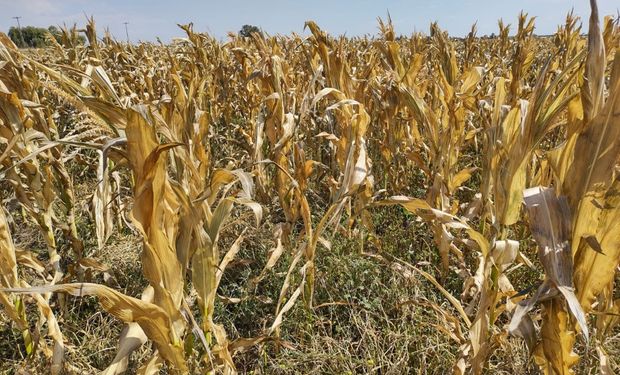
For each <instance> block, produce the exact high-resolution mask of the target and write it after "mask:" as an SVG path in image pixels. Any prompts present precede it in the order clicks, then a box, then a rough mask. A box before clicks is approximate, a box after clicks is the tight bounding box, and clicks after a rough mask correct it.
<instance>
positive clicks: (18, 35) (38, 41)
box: [9, 26, 86, 48]
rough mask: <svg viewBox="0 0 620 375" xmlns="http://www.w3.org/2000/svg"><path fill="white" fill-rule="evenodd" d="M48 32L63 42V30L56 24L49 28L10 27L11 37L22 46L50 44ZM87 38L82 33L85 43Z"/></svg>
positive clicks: (37, 46) (80, 38)
mask: <svg viewBox="0 0 620 375" xmlns="http://www.w3.org/2000/svg"><path fill="white" fill-rule="evenodd" d="M48 33H49V34H51V36H52V37H54V39H56V41H57V42H58V43H61V40H62V32H61V30H59V29H58V28H57V27H56V26H50V27H48V28H47V29H46V28H43V27H34V26H26V27H22V28H21V29H18V28H17V27H11V28H10V29H9V38H11V40H12V41H13V43H15V45H16V46H18V47H20V48H42V47H46V46H48V45H49V44H50V43H49V40H48ZM85 40H86V39H85V38H84V37H83V36H82V35H80V36H79V41H80V42H81V43H84V41H85Z"/></svg>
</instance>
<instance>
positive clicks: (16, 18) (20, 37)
mask: <svg viewBox="0 0 620 375" xmlns="http://www.w3.org/2000/svg"><path fill="white" fill-rule="evenodd" d="M20 18H22V17H21V16H15V17H13V19H14V20H15V21H17V31H19V39H21V41H22V47H26V42H25V41H24V35H23V34H22V26H21V25H20V24H19V19H20Z"/></svg>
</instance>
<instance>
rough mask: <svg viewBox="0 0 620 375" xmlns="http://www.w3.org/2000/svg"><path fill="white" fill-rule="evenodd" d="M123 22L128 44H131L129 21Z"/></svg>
mask: <svg viewBox="0 0 620 375" xmlns="http://www.w3.org/2000/svg"><path fill="white" fill-rule="evenodd" d="M123 24H124V25H125V35H126V36H127V44H129V31H127V24H129V22H123Z"/></svg>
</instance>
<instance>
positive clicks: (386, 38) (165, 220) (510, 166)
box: [0, 0, 620, 374]
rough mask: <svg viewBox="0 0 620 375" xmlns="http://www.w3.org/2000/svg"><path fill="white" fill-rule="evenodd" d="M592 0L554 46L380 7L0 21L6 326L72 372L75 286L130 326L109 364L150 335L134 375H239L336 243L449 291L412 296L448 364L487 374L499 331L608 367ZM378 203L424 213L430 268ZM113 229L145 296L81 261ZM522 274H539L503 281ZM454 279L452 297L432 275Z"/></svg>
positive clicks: (0, 251)
mask: <svg viewBox="0 0 620 375" xmlns="http://www.w3.org/2000/svg"><path fill="white" fill-rule="evenodd" d="M591 6H592V13H591V18H590V20H589V28H588V37H587V39H586V38H583V37H581V36H580V26H578V20H577V19H576V18H575V17H573V15H572V14H569V15H568V16H567V18H566V23H565V25H563V26H561V27H560V28H559V29H558V31H557V33H556V34H555V35H554V37H552V38H541V37H537V36H535V35H534V19H533V18H529V17H528V16H527V15H526V14H521V15H520V16H519V18H518V25H517V30H516V34H515V35H514V36H509V25H504V23H503V22H501V21H500V23H499V29H500V30H499V34H498V35H499V36H498V37H493V38H486V37H483V38H479V37H477V36H476V27H475V25H474V26H473V27H472V30H471V32H470V33H469V35H468V36H467V38H464V39H462V40H458V39H453V38H450V37H449V36H448V35H447V33H445V32H444V31H442V30H441V29H440V28H439V26H438V25H437V24H432V25H431V27H430V34H429V36H424V35H422V34H414V35H412V36H411V37H409V38H398V37H396V35H395V33H394V29H393V27H392V23H391V20H389V19H388V20H387V22H386V21H383V20H379V30H380V36H379V37H376V38H368V37H365V38H345V37H340V38H334V37H332V36H329V35H328V34H326V33H325V32H324V31H323V30H321V29H320V27H319V26H318V25H317V24H315V23H314V22H311V21H309V22H307V23H306V27H307V29H308V30H309V36H308V37H307V38H302V37H300V36H298V35H291V36H287V37H282V36H276V37H270V36H267V35H265V34H263V33H253V34H252V35H251V36H245V37H242V36H237V35H230V38H229V40H228V41H227V42H225V43H221V42H218V41H216V40H215V39H213V38H212V37H210V36H209V35H205V34H201V33H196V32H194V30H193V26H192V25H191V24H190V25H181V26H180V27H181V28H182V29H183V30H184V31H185V32H186V34H187V37H186V38H184V39H181V40H177V41H175V42H174V43H172V44H170V45H154V44H139V45H128V44H123V43H119V42H117V41H115V40H113V39H112V38H111V37H110V36H109V35H106V36H105V37H104V38H103V39H99V38H98V37H97V35H96V31H95V30H96V27H95V22H94V20H93V19H89V21H88V24H87V25H86V28H85V29H84V30H77V28H75V27H74V28H73V29H67V28H65V29H63V30H61V34H60V38H59V41H56V40H53V41H52V42H53V43H52V44H53V46H52V47H50V48H48V49H44V50H37V51H27V52H26V51H22V50H19V49H18V48H16V46H15V45H14V44H13V43H12V42H11V41H10V39H9V38H8V37H7V36H6V35H4V34H0V176H1V178H2V181H3V185H2V186H3V197H6V200H5V201H3V204H2V207H0V270H1V271H2V275H1V278H0V304H2V308H3V312H4V316H6V317H7V318H8V319H10V321H11V324H12V327H13V329H15V330H16V331H18V332H19V333H20V334H21V337H22V340H23V346H24V349H25V352H26V353H27V355H29V356H32V357H34V356H35V355H37V354H38V353H42V354H43V355H44V356H45V357H46V358H47V359H48V362H49V369H48V370H49V371H50V372H51V373H53V374H57V373H61V372H63V369H69V368H70V364H67V363H66V361H64V358H65V351H66V347H65V346H66V344H65V343H66V339H65V337H63V329H62V323H61V322H62V317H63V314H66V304H67V301H68V299H69V298H72V297H69V296H78V297H82V296H95V297H97V299H98V301H99V304H100V305H101V307H102V309H103V310H105V311H106V312H108V313H109V314H110V315H111V316H113V317H115V318H117V319H119V320H121V321H122V322H124V323H125V324H126V326H125V329H124V330H123V332H122V333H121V336H120V339H119V343H118V348H117V354H116V356H115V358H114V360H113V361H112V363H110V364H109V367H107V369H105V370H104V372H103V373H105V374H120V373H123V372H125V371H126V370H127V368H128V363H129V359H130V355H131V353H132V352H134V351H136V350H138V348H140V347H141V346H143V345H144V344H145V343H147V341H148V342H151V343H152V345H153V348H154V350H153V352H152V353H151V358H150V359H149V360H147V361H145V362H144V363H142V364H141V367H140V369H139V371H140V373H143V374H154V373H159V371H160V369H162V368H164V367H166V368H167V370H168V371H169V372H171V373H186V372H188V371H201V372H205V371H215V372H218V373H219V372H221V373H225V374H229V373H235V372H236V371H237V370H236V359H235V356H236V355H238V354H239V353H243V352H245V351H247V350H249V349H250V348H252V347H255V346H257V345H273V346H274V347H275V348H276V349H277V348H280V347H282V346H284V347H286V346H287V345H288V344H287V343H286V342H285V341H284V340H282V338H281V329H282V324H283V323H284V322H285V321H286V319H287V314H289V313H291V311H292V310H293V309H294V308H299V309H301V308H303V307H302V306H301V304H300V303H297V302H298V300H303V301H304V305H305V308H306V309H309V311H312V310H310V309H313V308H314V307H316V304H315V301H314V299H315V290H316V285H317V259H319V257H320V256H321V252H322V251H329V250H330V249H331V240H332V238H334V237H336V236H345V237H348V238H351V239H354V240H355V243H356V244H358V248H357V249H354V250H353V251H358V252H360V253H361V254H364V255H365V256H367V257H369V258H370V259H373V260H374V261H376V266H377V267H384V266H385V265H387V266H388V267H389V268H390V269H391V270H392V272H394V273H397V274H401V275H403V276H404V277H405V278H415V277H418V276H419V277H422V278H423V279H425V280H428V281H429V282H431V283H432V284H433V285H434V286H435V287H436V288H437V289H438V291H439V292H440V293H441V294H442V295H443V296H444V297H445V298H446V300H447V301H448V304H446V305H438V304H436V303H433V302H431V301H430V300H427V299H425V298H424V297H421V298H420V300H419V301H416V303H417V304H419V305H420V306H426V308H428V309H429V311H432V312H433V313H434V314H436V316H437V319H438V324H437V325H436V328H437V329H438V330H439V331H441V332H442V333H445V334H446V335H447V336H448V337H449V338H450V340H452V342H453V343H454V345H455V346H456V348H458V349H457V350H456V351H457V356H456V359H455V363H454V366H453V370H454V372H455V373H457V374H464V373H474V374H479V373H482V372H484V371H485V369H487V368H488V363H489V359H490V358H491V356H492V355H493V354H494V353H495V352H496V351H501V350H503V349H504V348H505V347H506V345H508V344H509V343H510V342H511V341H512V340H519V339H516V338H513V337H512V336H519V337H521V338H523V339H524V340H525V343H526V345H527V347H528V349H529V351H530V355H531V356H533V359H534V361H535V362H536V364H538V366H539V367H540V369H541V370H542V371H544V372H545V373H548V374H570V373H573V372H574V368H575V366H576V364H577V363H578V362H579V354H581V355H583V354H585V353H584V352H583V350H586V351H588V353H589V352H590V351H592V352H593V353H594V352H595V353H596V354H592V355H596V356H597V357H598V358H600V368H601V372H602V373H611V372H612V366H613V365H614V364H613V363H614V361H613V360H612V359H611V358H608V356H607V354H606V348H605V345H606V338H607V337H608V335H609V334H610V332H612V330H613V329H614V327H615V326H616V325H617V324H618V319H617V316H618V306H620V300H619V299H618V297H617V293H614V292H615V291H617V287H616V286H615V285H614V282H615V279H616V276H617V274H618V269H619V268H618V266H619V265H620V179H619V178H620V177H619V174H618V172H619V170H620V169H619V166H620V164H619V162H620V54H618V53H617V51H618V50H619V49H618V48H619V43H620V32H619V28H618V20H617V19H615V20H614V19H612V18H610V17H607V18H605V19H604V21H603V22H602V23H601V20H600V17H599V14H598V10H597V5H596V1H595V0H591ZM80 33H83V34H84V35H85V36H86V38H87V39H88V42H89V43H88V44H87V45H83V44H81V43H80V42H79V34H80ZM79 170H83V171H86V172H83V173H78V172H77V171H79ZM78 179H79V180H86V181H90V183H91V184H90V186H91V188H92V191H91V194H90V196H89V198H88V200H89V201H90V212H91V223H92V225H93V226H94V228H95V230H94V232H93V240H92V241H91V240H90V239H87V240H85V239H84V238H82V237H81V235H80V233H84V232H80V231H79V230H78V229H79V228H78V226H77V221H76V211H78V210H82V209H83V205H82V203H83V202H80V201H79V200H78V199H77V198H76V185H77V183H76V180H78ZM403 194H408V195H409V196H405V195H403ZM386 205H390V206H391V205H400V206H402V207H403V208H404V209H405V210H406V211H408V212H410V213H412V214H413V215H415V217H416V218H417V220H419V221H421V222H423V223H424V225H425V228H426V230H427V231H428V232H429V233H430V236H432V238H433V239H434V245H435V248H436V250H437V251H438V254H439V257H440V260H441V261H440V265H438V266H439V269H440V272H439V273H438V274H433V272H430V271H425V270H423V269H422V267H421V266H420V265H413V264H409V263H407V262H405V261H403V260H399V259H394V258H393V257H391V256H390V255H389V254H387V253H384V252H383V251H382V250H381V249H382V244H381V238H380V235H379V234H378V233H377V232H376V231H375V228H374V227H373V221H372V215H373V213H375V212H377V211H378V210H382V209H384V208H383V207H384V206H386ZM524 208H525V209H524ZM18 222H23V223H29V224H31V225H34V226H36V228H37V230H38V231H39V235H40V237H41V238H42V239H43V241H44V244H45V250H46V254H42V253H41V252H36V253H35V252H34V249H22V248H21V247H18V245H16V242H15V241H14V236H15V232H16V231H19V227H18V225H17V224H16V223H18ZM265 222H268V223H269V224H271V225H272V226H273V228H275V230H274V231H273V234H274V236H273V243H274V247H273V248H272V249H271V251H270V252H269V253H266V254H264V255H265V265H264V267H263V268H262V271H261V272H260V273H257V274H255V275H253V276H252V277H251V278H250V279H249V280H248V283H247V285H248V286H247V289H248V293H250V294H251V293H252V290H256V288H257V287H258V286H259V285H260V284H261V283H263V282H264V280H265V278H266V276H267V275H269V274H272V273H274V270H275V269H276V268H278V267H279V268H280V269H282V267H280V265H285V266H284V272H282V273H281V274H278V275H279V277H280V278H281V286H280V292H279V297H278V299H277V301H274V304H273V305H274V306H273V316H271V317H270V319H271V321H270V323H269V324H267V325H266V326H265V327H264V329H263V332H262V333H261V334H260V335H257V336H255V337H238V336H237V335H235V334H232V335H231V332H227V330H226V328H225V326H224V325H222V324H221V323H217V322H218V320H219V319H218V316H217V308H216V307H217V305H218V304H219V303H221V302H220V301H224V302H226V303H237V302H239V301H240V299H239V298H235V297H228V296H222V295H220V294H219V293H218V289H219V286H220V283H221V281H222V278H223V275H224V273H225V272H227V267H229V266H230V265H231V263H233V262H234V261H235V258H236V256H237V254H238V253H239V252H240V250H241V249H242V248H243V247H244V246H248V245H247V243H248V242H249V241H250V240H249V239H250V238H252V233H254V232H255V231H257V230H258V229H257V228H261V226H263V225H265V224H264V223H265ZM121 232H132V233H135V234H137V235H139V237H140V238H141V240H142V244H141V258H140V266H141V269H142V274H143V277H144V278H145V280H146V282H147V283H148V285H147V286H146V287H145V289H144V290H141V291H140V292H136V293H134V295H129V294H127V293H126V291H125V292H123V291H124V289H123V287H122V286H120V285H118V281H117V280H116V279H115V277H114V272H113V267H114V266H115V265H114V264H110V265H105V264H103V263H102V262H101V261H100V260H99V259H98V257H97V254H99V251H100V250H101V249H103V248H104V247H105V246H106V245H107V244H109V243H110V242H111V241H113V238H114V235H115V234H117V233H121ZM530 236H531V238H533V241H531V240H530ZM224 237H225V238H224ZM323 249H325V250H323ZM536 249H537V252H536V251H535V250H536ZM534 254H537V257H538V262H539V263H535V262H532V261H530V259H529V258H530V257H532V256H533V255H534ZM537 264H540V265H541V266H542V267H541V268H537V267H538V266H537ZM524 268H531V269H532V270H535V271H536V270H537V269H540V271H541V280H527V283H528V284H529V286H530V287H529V288H528V289H525V290H518V288H516V287H515V286H514V285H515V282H517V281H518V280H515V276H514V275H515V274H516V273H517V270H520V269H524ZM452 273H455V274H457V275H458V276H459V277H460V278H461V281H462V294H461V295H460V296H455V295H453V294H451V292H450V291H449V290H447V288H445V287H444V285H442V280H443V279H445V278H446V276H447V275H449V274H452ZM519 283H520V285H522V284H523V283H522V282H519ZM103 284H105V285H103ZM528 294H529V296H528ZM138 295H139V296H138ZM322 302H324V301H322ZM29 306H30V307H29ZM321 306H323V305H321ZM33 309H36V311H37V313H38V314H33V313H32V311H33ZM27 311H30V313H28V314H27ZM59 322H60V323H59ZM442 322H443V323H442ZM583 343H588V344H589V345H588V346H587V347H586V349H583V346H579V345H582V344H583ZM577 348H580V349H577ZM78 349H79V348H78ZM579 350H581V352H580V353H579V354H577V352H578V351H579Z"/></svg>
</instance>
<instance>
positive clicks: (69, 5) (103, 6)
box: [0, 0, 620, 41]
mask: <svg viewBox="0 0 620 375" xmlns="http://www.w3.org/2000/svg"><path fill="white" fill-rule="evenodd" d="M598 3H599V9H600V12H601V14H603V15H605V14H613V15H616V14H617V12H618V9H619V8H620V1H618V0H599V1H598ZM0 9H2V13H1V14H0V30H2V31H5V32H6V31H7V30H8V28H9V27H10V26H13V25H15V20H14V19H12V18H11V17H13V16H21V17H22V18H21V24H22V26H24V25H35V26H48V25H62V24H63V23H66V24H68V25H72V24H73V23H75V22H77V24H78V26H83V25H84V23H85V20H86V17H85V15H89V16H90V15H93V16H95V21H96V22H97V27H98V28H99V29H103V28H104V27H108V28H109V29H110V31H111V32H112V34H113V35H114V36H116V37H117V38H118V39H124V38H125V29H124V25H123V22H128V23H129V25H128V28H129V36H130V38H131V39H132V41H137V40H150V41H153V40H155V38H156V37H160V38H161V39H162V40H164V41H169V40H170V39H171V38H173V37H176V36H183V32H182V30H180V29H179V28H178V27H177V26H176V25H177V23H188V22H190V21H191V22H194V27H195V29H196V30H199V31H207V32H209V33H211V34H212V35H215V36H216V37H218V38H223V37H225V36H226V33H227V32H228V31H238V30H239V28H240V27H241V26H242V25H243V24H254V25H257V26H260V27H262V28H263V29H264V30H265V31H267V32H268V33H270V34H278V33H280V34H286V33H290V32H291V31H295V32H297V33H300V34H302V33H303V25H304V22H305V21H306V20H314V21H316V22H317V23H318V24H319V26H321V27H322V28H323V29H325V30H327V31H328V32H330V33H332V34H343V33H346V34H347V35H361V34H375V33H376V32H377V21H376V19H377V17H383V18H385V16H386V14H387V12H388V11H389V12H390V14H391V16H392V20H393V22H394V26H395V28H396V31H397V33H401V34H410V33H411V32H413V31H414V30H416V31H424V32H428V27H429V24H430V22H432V21H438V22H439V25H440V26H441V27H442V28H443V29H446V30H448V31H449V32H450V34H451V35H455V36H460V35H464V34H466V33H467V32H468V31H469V29H470V27H471V25H472V24H473V23H474V22H476V21H478V34H479V35H483V34H490V33H492V32H496V31H497V20H498V19H499V18H502V19H503V20H504V22H506V23H511V24H513V25H516V20H517V15H518V13H519V11H521V10H524V11H526V12H527V13H529V14H530V15H531V16H536V17H537V22H536V32H537V33H539V34H548V33H552V32H554V31H555V30H556V27H557V25H558V24H561V23H563V22H564V19H565V16H566V13H567V12H568V11H570V10H571V9H574V11H575V14H577V15H579V16H581V17H582V20H584V30H585V29H586V28H587V26H585V25H587V17H588V15H589V1H588V0H520V1H508V0H496V1H490V0H486V1H483V0H434V1H432V0H409V1H406V0H387V1H376V0H314V1H302V0H226V1H210V0H203V1H198V0H171V1H170V0H169V1H161V0H0Z"/></svg>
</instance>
